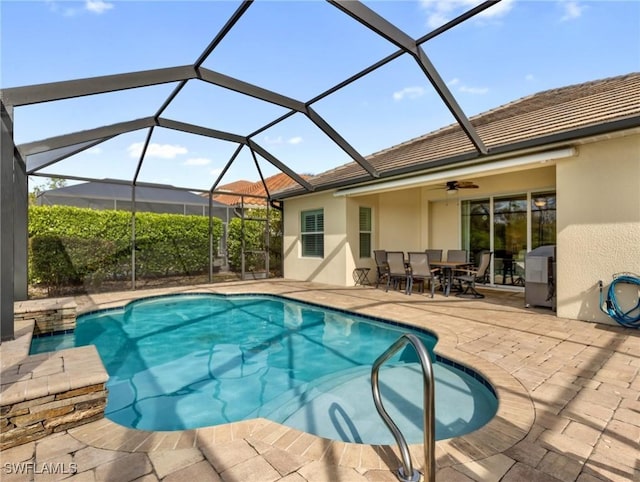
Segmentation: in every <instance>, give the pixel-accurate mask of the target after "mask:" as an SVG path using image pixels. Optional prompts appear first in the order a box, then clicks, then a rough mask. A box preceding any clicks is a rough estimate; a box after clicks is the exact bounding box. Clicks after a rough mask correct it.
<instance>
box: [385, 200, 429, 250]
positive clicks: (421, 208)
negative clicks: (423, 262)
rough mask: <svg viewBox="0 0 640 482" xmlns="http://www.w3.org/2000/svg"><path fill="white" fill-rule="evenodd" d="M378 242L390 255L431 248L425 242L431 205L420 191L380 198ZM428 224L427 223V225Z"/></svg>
mask: <svg viewBox="0 0 640 482" xmlns="http://www.w3.org/2000/svg"><path fill="white" fill-rule="evenodd" d="M379 196H380V197H379V203H378V222H379V224H378V226H379V230H378V231H379V233H378V242H379V247H380V249H385V250H387V251H405V252H406V251H420V250H424V249H426V248H427V246H426V242H425V240H424V239H423V230H422V226H423V223H425V217H424V216H426V214H425V213H426V210H427V205H426V204H425V203H423V200H422V195H421V190H420V189H418V188H414V189H406V190H402V191H392V192H387V193H383V194H380V195H379ZM425 224H426V223H425Z"/></svg>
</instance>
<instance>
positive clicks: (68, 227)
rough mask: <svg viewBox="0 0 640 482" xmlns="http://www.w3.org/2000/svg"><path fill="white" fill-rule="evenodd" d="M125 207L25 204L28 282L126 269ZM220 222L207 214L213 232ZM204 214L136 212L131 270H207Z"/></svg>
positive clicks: (71, 280)
mask: <svg viewBox="0 0 640 482" xmlns="http://www.w3.org/2000/svg"><path fill="white" fill-rule="evenodd" d="M131 234H132V226H131V213H129V212H126V211H113V210H104V211H96V210H92V209H85V208H74V207H67V206H32V207H30V208H29V241H30V243H29V248H30V249H29V267H30V270H29V271H30V272H29V276H30V282H32V283H41V284H45V285H47V286H50V287H59V286H63V285H73V284H79V283H82V282H83V281H85V280H87V278H91V279H93V280H102V279H123V278H126V277H129V276H130V275H131ZM221 235H222V222H221V221H220V220H219V219H217V218H214V219H213V238H214V243H217V242H218V240H219V239H220V236H221ZM208 240H209V219H208V218H207V217H204V216H184V215H176V214H155V213H142V212H141V213H136V246H135V248H136V276H139V277H141V278H144V277H157V276H169V275H192V274H198V273H204V272H207V271H208V265H209V241H208Z"/></svg>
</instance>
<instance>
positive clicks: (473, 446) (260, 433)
mask: <svg viewBox="0 0 640 482" xmlns="http://www.w3.org/2000/svg"><path fill="white" fill-rule="evenodd" d="M246 286H247V285H246V284H245V285H243V286H239V285H235V286H234V285H223V286H221V285H205V286H198V287H190V288H188V289H186V290H185V289H184V288H182V289H179V290H162V291H161V293H164V294H171V293H176V292H177V293H192V294H195V293H198V292H201V293H217V294H225V295H230V294H246V291H241V292H238V291H237V289H238V288H240V289H242V288H245V289H246ZM271 286H276V284H275V283H274V284H270V283H268V282H267V283H264V282H263V283H261V290H260V293H259V294H264V295H277V296H281V297H283V298H286V299H291V300H294V301H302V302H306V303H309V304H312V305H316V306H326V307H328V308H333V309H338V310H340V311H346V312H354V313H358V314H362V315H364V316H367V317H373V318H375V319H379V318H380V316H379V315H373V314H372V313H370V312H368V311H367V308H366V307H364V308H358V307H354V306H338V305H336V302H337V301H338V300H336V299H332V300H330V301H329V300H327V302H326V303H323V302H318V301H317V300H314V301H309V300H308V299H305V295H304V292H303V291H294V292H287V290H285V291H283V292H279V290H276V291H270V290H268V289H266V288H269V287H271ZM263 289H264V291H263ZM146 293H147V292H146V291H137V292H131V293H130V294H129V295H127V296H125V297H124V298H123V299H122V300H119V301H116V302H108V303H100V304H99V305H100V307H101V308H99V310H101V309H110V308H118V307H122V306H124V304H126V302H127V301H129V300H131V299H140V298H148V297H153V296H154V295H153V294H152V295H150V296H146V295H145V294H146ZM253 294H257V293H253ZM158 296H162V294H159V295H158ZM402 301H403V299H402V298H398V299H394V300H393V301H391V300H390V302H393V303H394V306H396V307H398V308H402V309H398V310H396V311H395V312H394V313H393V314H392V315H391V314H389V315H390V316H386V317H385V318H386V319H388V320H390V321H392V322H397V323H400V324H405V325H408V326H412V327H416V328H418V329H421V330H426V331H428V332H432V333H433V334H434V335H435V336H437V338H438V343H437V345H436V349H435V352H436V353H437V354H439V355H441V356H443V357H445V358H447V359H449V360H452V361H455V362H457V363H460V364H462V365H466V366H469V367H471V368H472V369H473V370H474V371H476V372H478V373H479V374H480V375H481V376H482V377H484V378H485V379H486V380H488V381H489V382H490V383H491V384H492V386H493V387H494V389H495V391H496V395H497V397H498V400H499V404H498V410H497V413H496V415H495V416H494V417H493V418H492V419H491V420H490V421H489V422H488V423H487V424H485V425H484V426H483V427H481V428H479V429H477V430H475V431H474V432H471V433H469V434H466V435H464V436H461V437H456V438H450V439H445V440H439V441H437V442H436V464H437V467H438V469H442V468H444V467H450V466H454V465H458V464H467V463H469V462H474V461H478V460H481V459H487V458H489V457H492V456H494V455H497V454H501V453H503V452H504V451H505V450H507V449H509V448H510V447H512V446H513V445H515V444H517V443H518V442H519V441H520V440H522V439H523V438H524V437H525V436H526V435H527V434H528V432H529V430H530V429H531V427H532V425H533V422H534V418H535V415H534V406H533V402H532V400H531V398H530V396H529V394H528V392H527V391H526V389H525V388H524V386H523V385H522V384H521V383H520V382H519V381H518V380H517V379H516V378H515V377H513V376H512V375H510V374H509V373H508V372H507V371H505V370H504V369H502V368H500V367H498V366H496V365H494V364H492V363H490V362H489V361H487V360H484V359H482V358H479V357H477V356H475V355H472V354H469V353H467V352H464V351H462V350H459V349H458V348H457V345H458V336H457V335H456V334H455V333H454V332H453V331H452V330H450V329H449V328H446V327H444V326H443V325H442V324H438V322H437V320H430V319H425V318H424V317H420V319H416V318H415V317H416V315H421V314H422V313H419V312H418V313H415V312H413V309H412V307H411V306H410V305H409V304H407V305H402ZM105 305H106V306H105ZM90 311H96V309H90V308H89V309H87V308H80V309H79V310H78V315H81V314H84V313H87V312H90ZM96 424H97V425H98V426H99V430H96ZM69 434H71V435H72V436H73V437H75V438H77V439H78V440H79V441H82V442H84V443H87V444H89V445H92V446H93V447H96V448H101V449H109V450H119V451H128V452H153V451H157V450H162V449H167V448H177V447H197V448H200V449H201V450H203V451H205V452H206V451H207V450H211V448H212V447H214V446H216V445H217V444H221V443H225V444H226V443H230V442H234V441H240V440H241V439H244V440H245V441H248V442H250V443H251V444H252V445H253V446H256V444H257V445H258V446H260V444H263V445H266V446H270V447H277V448H279V449H281V450H284V451H285V452H287V453H289V454H290V455H292V456H296V457H301V458H303V459H305V460H307V461H326V460H331V461H332V462H333V463H335V464H336V465H340V466H345V467H351V468H354V469H356V470H358V471H359V472H365V471H368V470H396V469H397V466H398V464H399V462H398V455H399V452H398V450H397V447H396V446H395V445H392V446H387V445H365V444H355V443H348V442H341V441H335V440H329V439H325V438H322V437H318V436H316V435H312V434H308V433H305V432H302V431H300V430H297V429H293V428H290V427H287V426H284V425H281V424H278V423H276V422H272V421H270V420H266V419H252V420H247V421H241V422H233V423H229V424H223V425H217V426H213V427H205V428H200V429H194V430H183V431H172V432H162V431H160V432H149V431H141V430H136V429H129V428H126V427H123V426H120V425H118V424H116V423H114V422H111V421H109V420H108V419H102V420H100V421H98V422H92V423H91V424H90V425H87V426H80V427H76V428H72V429H70V430H69ZM410 451H411V453H412V457H413V462H414V465H415V466H416V467H417V468H418V469H423V468H424V455H423V445H422V444H412V445H410Z"/></svg>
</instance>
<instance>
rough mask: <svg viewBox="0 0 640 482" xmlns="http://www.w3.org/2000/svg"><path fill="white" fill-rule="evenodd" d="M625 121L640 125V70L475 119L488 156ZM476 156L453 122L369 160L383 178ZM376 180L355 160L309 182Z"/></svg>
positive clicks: (343, 183)
mask: <svg viewBox="0 0 640 482" xmlns="http://www.w3.org/2000/svg"><path fill="white" fill-rule="evenodd" d="M625 120H626V121H628V122H627V124H629V125H631V126H640V72H635V73H630V74H627V75H622V76H618V77H611V78H607V79H602V80H596V81H591V82H586V83H583V84H576V85H571V86H567V87H561V88H556V89H550V90H546V91H543V92H539V93H537V94H533V95H530V96H527V97H523V98H521V99H518V100H516V101H513V102H510V103H508V104H505V105H502V106H500V107H497V108H495V109H492V110H489V111H487V112H484V113H482V114H479V115H477V116H474V117H471V118H470V121H471V123H472V125H473V126H474V127H475V128H476V130H477V133H478V135H479V136H480V138H481V139H482V141H483V142H484V144H485V146H486V147H487V148H488V149H489V154H496V153H505V152H509V151H516V150H517V149H519V148H522V147H525V146H527V147H534V146H543V145H545V144H548V143H550V142H555V141H559V140H570V139H571V138H577V137H579V136H581V135H585V129H587V130H588V128H593V127H596V126H600V128H601V132H607V131H612V130H615V126H614V127H611V126H609V127H607V126H606V125H607V124H608V123H612V122H615V121H625ZM629 125H625V127H629ZM607 129H608V130H607ZM477 157H479V155H478V153H477V151H476V150H475V148H474V146H473V144H472V143H471V142H470V141H469V139H468V137H467V136H466V134H465V133H464V132H463V131H462V129H461V128H460V126H459V125H458V124H452V125H449V126H447V127H443V128H441V129H439V130H436V131H433V132H430V133H428V134H426V135H424V136H420V137H417V138H415V139H411V140H409V141H407V142H404V143H402V144H399V145H396V146H393V147H390V148H388V149H384V150H382V151H379V152H376V153H374V154H371V155H369V156H367V157H366V159H367V161H369V162H370V163H371V164H372V166H373V167H374V168H375V169H377V170H378V172H380V174H381V176H380V177H381V178H384V177H389V176H392V175H398V174H405V173H410V172H418V171H423V170H425V169H428V168H432V167H439V166H444V165H451V164H455V162H456V161H460V160H466V159H473V158H477ZM371 180H372V178H371V176H369V174H368V173H367V172H366V171H365V170H364V169H363V168H362V167H360V165H359V164H357V163H355V162H351V163H348V164H344V165H342V166H339V167H337V168H335V169H332V170H330V171H326V172H323V173H321V174H318V175H316V176H313V177H310V178H308V179H307V181H308V182H309V183H310V184H311V185H313V186H314V187H315V188H316V189H317V190H322V189H329V188H332V187H337V186H346V185H349V184H356V183H358V182H364V181H371ZM303 192H304V191H302V190H301V189H298V188H295V187H290V188H288V189H286V190H283V191H280V192H279V193H278V195H279V196H281V197H283V198H284V197H288V196H291V195H295V194H302V193H303Z"/></svg>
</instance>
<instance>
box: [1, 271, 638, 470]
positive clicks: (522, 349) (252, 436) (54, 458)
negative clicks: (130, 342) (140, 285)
mask: <svg viewBox="0 0 640 482" xmlns="http://www.w3.org/2000/svg"><path fill="white" fill-rule="evenodd" d="M180 291H199V292H221V293H241V292H251V293H257V292H264V293H275V294H282V295H285V296H288V297H292V298H296V299H300V300H304V301H310V302H314V303H319V304H325V305H329V306H332V307H338V308H344V309H349V310H353V311H357V312H362V313H365V314H368V315H372V316H379V317H384V318H388V319H395V320H398V321H403V322H406V323H410V324H415V325H419V326H422V327H425V328H428V329H429V330H432V331H434V332H435V333H436V334H437V335H438V337H439V342H438V346H437V351H439V352H440V353H442V354H443V355H445V356H446V357H448V358H453V359H455V360H458V361H461V362H463V363H468V364H470V365H472V366H474V368H476V369H477V370H478V371H479V372H481V373H482V374H483V375H485V376H486V377H487V378H488V379H489V380H490V381H491V382H492V383H493V384H494V386H495V387H496V389H497V391H498V395H499V397H500V409H499V413H498V416H497V417H496V419H494V420H493V421H492V422H490V423H489V424H488V425H487V426H485V427H483V428H482V429H480V430H478V431H477V432H474V433H473V434H471V435H470V436H468V437H463V438H459V439H450V440H447V441H440V442H438V443H437V450H436V457H437V468H438V470H437V480H441V481H453V482H455V481H468V480H478V481H491V480H496V481H497V480H501V481H580V482H591V481H597V480H620V481H622V480H624V481H632V480H638V481H640V455H639V453H640V452H639V447H640V376H639V372H640V330H632V329H625V328H621V327H618V326H609V325H602V324H592V323H586V322H579V321H573V320H565V319H560V318H557V317H556V316H555V314H553V313H551V312H550V311H548V310H545V309H525V308H524V307H523V296H522V294H517V293H505V292H497V291H490V290H486V291H485V293H486V294H487V297H486V298H484V299H482V300H467V299H461V298H456V297H449V298H445V297H443V296H441V295H438V294H437V295H436V297H435V298H434V299H430V298H428V297H426V296H423V295H416V294H414V295H412V296H406V295H403V294H400V293H397V292H389V293H385V292H384V291H382V290H376V289H374V288H371V287H357V288H338V287H333V286H327V285H319V284H313V283H300V282H293V281H286V280H269V281H256V282H241V283H230V284H216V285H207V286H198V287H190V288H180V289H170V290H161V291H158V290H154V291H137V292H125V293H110V294H103V295H92V296H82V297H77V298H76V302H77V303H78V306H79V309H80V310H81V311H88V310H93V309H97V308H104V307H108V306H117V305H122V304H124V303H125V302H126V301H128V300H130V299H132V298H137V297H143V296H148V295H155V294H159V293H160V292H180ZM12 343H13V342H5V343H3V344H2V345H0V353H4V352H5V351H6V352H7V353H8V352H10V351H11V350H12V347H11V344H12ZM12 356H15V353H12ZM412 453H413V454H414V455H415V456H416V459H417V464H418V465H419V466H421V465H422V460H421V457H420V453H421V446H412ZM0 457H1V465H0V474H1V476H0V478H1V479H2V481H3V482H5V481H7V482H8V481H13V480H20V481H22V480H36V481H41V480H42V481H45V480H61V479H65V478H67V480H72V481H98V480H105V481H118V482H126V481H133V480H139V481H156V480H162V481H219V480H221V481H225V482H241V481H242V482H245V481H246V482H261V481H264V482H270V481H276V480H282V481H287V482H298V481H300V482H302V481H313V482H315V481H331V482H342V481H354V482H357V481H370V482H378V481H379V482H385V481H395V480H397V479H396V477H395V476H394V474H393V472H392V471H393V470H395V469H396V468H397V466H398V462H397V460H396V459H395V457H394V454H393V452H392V451H391V449H389V448H388V447H371V446H368V445H355V444H345V443H342V442H331V441H327V440H323V439H320V438H318V437H314V436H312V435H309V434H305V433H302V432H298V431H295V430H292V429H288V428H287V427H283V426H281V425H279V424H275V423H273V422H270V421H268V420H263V419H256V420H250V421H246V422H240V423H234V424H228V425H222V426H218V427H209V428H205V429H199V430H191V431H183V432H143V431H137V430H129V429H125V428H123V427H121V426H118V425H116V424H114V423H112V422H110V421H108V420H106V419H102V420H99V421H96V422H92V423H90V424H87V425H84V426H81V427H76V428H73V429H70V430H68V431H66V432H63V433H58V434H54V435H51V436H48V437H46V438H44V439H42V440H39V441H36V442H30V443H27V444H25V445H21V446H18V447H14V448H11V449H8V450H5V451H3V452H2V453H1V454H0Z"/></svg>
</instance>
